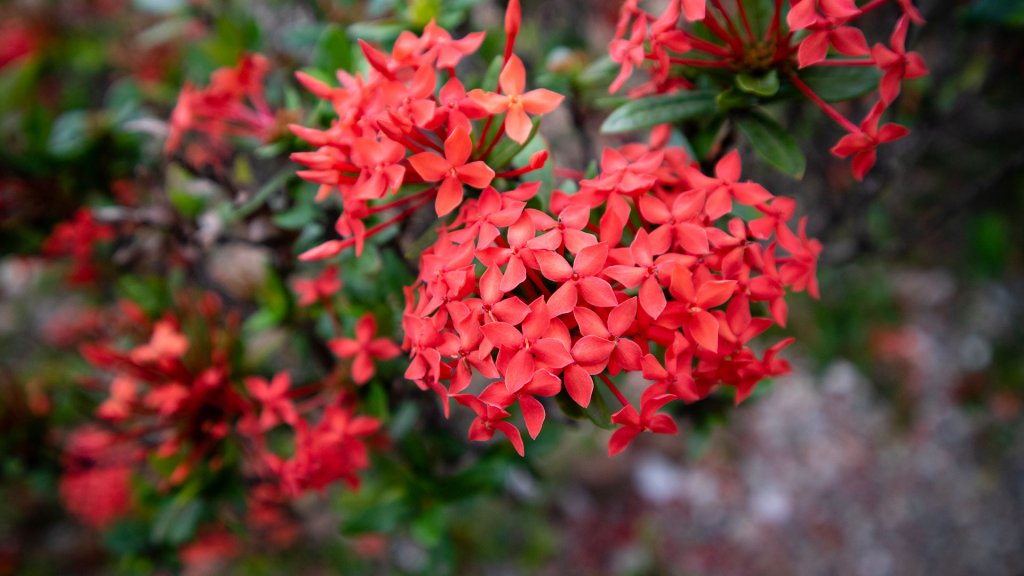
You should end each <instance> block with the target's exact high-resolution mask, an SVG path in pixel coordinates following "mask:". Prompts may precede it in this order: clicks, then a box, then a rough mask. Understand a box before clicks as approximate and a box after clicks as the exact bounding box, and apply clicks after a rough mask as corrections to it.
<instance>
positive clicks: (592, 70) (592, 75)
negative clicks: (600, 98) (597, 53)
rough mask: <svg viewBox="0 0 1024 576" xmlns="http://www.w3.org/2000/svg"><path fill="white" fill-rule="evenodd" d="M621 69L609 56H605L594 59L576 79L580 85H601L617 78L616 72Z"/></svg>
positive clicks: (586, 86) (588, 86) (587, 86)
mask: <svg viewBox="0 0 1024 576" xmlns="http://www.w3.org/2000/svg"><path fill="white" fill-rule="evenodd" d="M618 70H619V65H618V64H616V63H615V61H614V60H612V59H611V58H610V57H608V56H604V57H601V58H598V59H597V60H594V61H593V62H591V63H590V65H588V66H587V67H586V68H585V69H584V70H583V72H581V73H580V75H579V76H577V78H576V81H577V82H579V83H580V86H583V87H585V88H590V87H594V86H600V85H608V84H611V83H612V80H613V79H615V74H616V73H617V72H618Z"/></svg>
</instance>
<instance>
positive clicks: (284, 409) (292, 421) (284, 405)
mask: <svg viewBox="0 0 1024 576" xmlns="http://www.w3.org/2000/svg"><path fill="white" fill-rule="evenodd" d="M291 384H292V381H291V378H290V377H289V376H288V373H287V372H281V373H279V374H277V375H276V376H274V379H273V380H271V381H270V382H267V381H266V380H265V379H264V378H258V377H249V378H246V379H245V388H246V390H248V391H249V394H250V395H251V396H252V398H253V399H254V400H256V401H257V402H259V403H260V404H261V405H262V406H263V412H262V413H261V414H260V419H259V426H260V429H261V430H264V431H266V430H270V429H271V428H273V427H274V426H277V425H278V424H279V423H280V422H284V423H286V424H288V425H289V426H295V425H296V424H297V423H298V421H299V414H298V412H296V410H295V405H294V404H292V401H291V399H290V398H289V397H288V392H289V388H291Z"/></svg>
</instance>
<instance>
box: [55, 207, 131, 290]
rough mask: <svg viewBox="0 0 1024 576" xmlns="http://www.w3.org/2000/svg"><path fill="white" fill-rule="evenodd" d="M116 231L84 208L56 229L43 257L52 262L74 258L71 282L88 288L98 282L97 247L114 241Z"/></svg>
mask: <svg viewBox="0 0 1024 576" xmlns="http://www.w3.org/2000/svg"><path fill="white" fill-rule="evenodd" d="M113 237H114V230H113V229H112V228H111V227H110V226H107V225H106V224H102V223H100V222H98V221H97V220H96V218H95V217H94V216H93V214H92V211H90V210H89V209H88V208H81V209H79V210H78V211H77V212H75V215H74V217H73V218H72V219H71V220H68V221H67V222H61V223H60V224H57V226H56V227H54V229H53V232H52V233H51V234H50V237H49V238H47V239H46V242H45V243H44V244H43V254H45V255H46V256H49V257H51V258H60V257H70V258H71V261H72V267H71V272H70V273H69V274H68V282H71V283H72V284H88V283H90V282H93V281H94V280H95V279H96V267H95V258H96V246H97V244H99V243H100V242H105V241H109V240H111V239H113Z"/></svg>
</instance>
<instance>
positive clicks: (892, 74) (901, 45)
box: [871, 16, 928, 104]
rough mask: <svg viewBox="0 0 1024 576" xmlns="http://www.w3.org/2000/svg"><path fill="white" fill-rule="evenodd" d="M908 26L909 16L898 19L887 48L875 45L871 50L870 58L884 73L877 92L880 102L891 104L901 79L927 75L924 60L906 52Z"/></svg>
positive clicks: (914, 53)
mask: <svg viewBox="0 0 1024 576" xmlns="http://www.w3.org/2000/svg"><path fill="white" fill-rule="evenodd" d="M909 26H910V16H904V17H903V18H900V21H899V23H897V24H896V29H895V30H894V31H893V33H892V36H891V37H890V38H889V46H890V47H886V46H884V45H882V44H875V46H874V48H872V49H871V57H872V58H873V59H874V61H875V65H876V66H878V68H879V69H880V70H882V72H883V73H884V74H883V75H882V82H881V84H879V86H878V91H879V93H880V94H881V96H882V101H883V102H885V103H886V104H892V102H893V101H894V100H896V97H897V96H899V94H900V85H901V84H902V82H903V79H904V78H906V79H913V78H919V77H921V76H924V75H926V74H928V67H927V66H925V63H924V58H922V57H921V55H920V54H918V53H917V52H907V47H906V46H907V29H908V28H909Z"/></svg>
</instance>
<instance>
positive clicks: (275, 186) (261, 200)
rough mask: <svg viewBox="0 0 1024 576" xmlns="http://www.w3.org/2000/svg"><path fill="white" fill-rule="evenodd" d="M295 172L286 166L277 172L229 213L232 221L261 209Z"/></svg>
mask: <svg viewBox="0 0 1024 576" xmlns="http://www.w3.org/2000/svg"><path fill="white" fill-rule="evenodd" d="M294 173H295V172H294V171H293V170H292V169H290V168H285V169H284V170H281V171H280V172H278V173H277V174H275V175H274V176H273V177H272V178H270V180H268V181H267V182H266V183H265V184H264V185H263V186H262V187H261V188H260V189H259V190H257V191H256V193H255V194H253V196H252V198H251V199H249V200H248V201H247V202H246V203H244V204H242V205H241V206H239V207H238V208H235V210H234V211H232V212H231V213H230V215H229V219H230V220H231V221H234V220H238V219H241V218H246V217H248V216H250V215H251V214H253V213H254V212H256V211H257V210H259V209H260V207H261V206H263V204H265V203H266V202H267V200H269V199H270V197H271V196H273V195H274V193H276V192H278V191H279V190H281V189H282V188H283V187H284V186H285V185H286V184H287V183H288V180H289V179H291V177H292V175H293V174H294Z"/></svg>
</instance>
